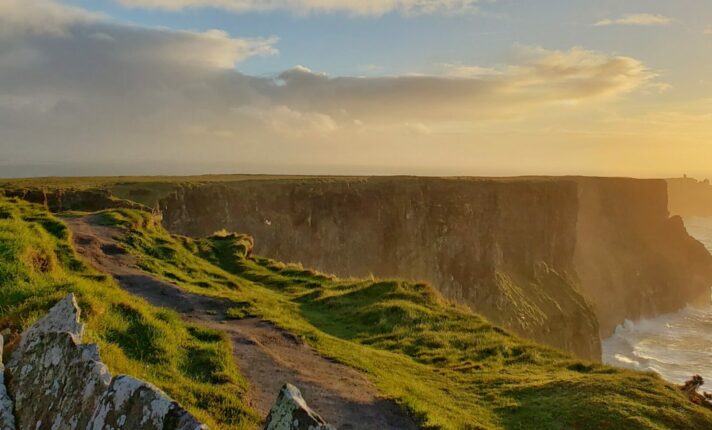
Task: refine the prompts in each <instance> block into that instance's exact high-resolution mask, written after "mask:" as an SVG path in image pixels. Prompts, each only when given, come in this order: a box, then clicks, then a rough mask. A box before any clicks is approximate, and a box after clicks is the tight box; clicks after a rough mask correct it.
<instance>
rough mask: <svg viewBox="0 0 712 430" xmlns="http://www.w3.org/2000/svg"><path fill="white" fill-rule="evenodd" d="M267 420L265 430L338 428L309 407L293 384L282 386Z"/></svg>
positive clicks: (321, 429) (325, 429) (331, 429)
mask: <svg viewBox="0 0 712 430" xmlns="http://www.w3.org/2000/svg"><path fill="white" fill-rule="evenodd" d="M266 422H267V424H266V425H265V428H264V430H336V429H335V428H334V427H333V426H331V425H329V424H327V423H326V421H324V419H323V418H322V417H320V416H319V414H317V413H316V412H314V411H313V410H311V409H310V408H309V406H308V405H307V402H306V401H304V398H303V397H302V393H301V392H300V391H299V389H298V388H297V387H295V386H294V385H292V384H285V385H284V387H282V389H281V390H280V392H279V396H278V397H277V402H276V403H275V404H274V406H272V409H271V410H270V411H269V415H268V416H267V421H266Z"/></svg>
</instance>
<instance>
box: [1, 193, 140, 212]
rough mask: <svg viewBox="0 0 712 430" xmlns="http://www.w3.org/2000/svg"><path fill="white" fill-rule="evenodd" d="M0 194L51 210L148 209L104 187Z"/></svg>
mask: <svg viewBox="0 0 712 430" xmlns="http://www.w3.org/2000/svg"><path fill="white" fill-rule="evenodd" d="M0 195H5V196H6V197H17V198H20V199H23V200H27V201H28V202H32V203H37V204H40V205H42V206H44V207H46V208H47V209H49V210H51V211H53V212H61V211H71V210H79V211H89V212H95V211H99V210H103V209H111V208H132V209H148V208H146V207H144V206H142V205H140V204H138V203H134V202H132V201H129V200H122V199H118V198H116V197H114V196H113V195H112V193H111V192H110V191H109V190H105V189H99V188H95V189H49V190H48V189H41V188H29V189H12V188H10V189H5V190H2V189H0Z"/></svg>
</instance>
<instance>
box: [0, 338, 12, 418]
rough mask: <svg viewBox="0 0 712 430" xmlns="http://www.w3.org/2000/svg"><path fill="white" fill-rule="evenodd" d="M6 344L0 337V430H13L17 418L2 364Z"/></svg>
mask: <svg viewBox="0 0 712 430" xmlns="http://www.w3.org/2000/svg"><path fill="white" fill-rule="evenodd" d="M4 343H5V342H4V339H3V336H2V335H0V430H13V429H14V428H15V417H14V416H13V415H12V400H11V399H10V396H9V395H8V394H7V388H6V387H5V366H4V365H3V363H2V353H3V347H4Z"/></svg>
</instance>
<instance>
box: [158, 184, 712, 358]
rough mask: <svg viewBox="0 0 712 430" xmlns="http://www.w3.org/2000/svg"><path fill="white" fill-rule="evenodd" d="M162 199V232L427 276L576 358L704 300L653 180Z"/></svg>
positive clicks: (699, 251)
mask: <svg viewBox="0 0 712 430" xmlns="http://www.w3.org/2000/svg"><path fill="white" fill-rule="evenodd" d="M161 210H162V212H163V214H164V223H165V224H166V226H167V227H168V228H169V229H171V230H172V231H174V232H178V233H182V234H188V235H205V234H210V233H212V232H214V231H215V230H218V229H221V228H226V229H228V230H235V231H240V232H245V233H249V234H251V235H253V236H254V237H255V239H256V252H257V253H259V254H262V255H267V256H270V257H274V258H277V259H280V260H284V261H293V262H301V263H303V264H304V265H306V266H309V267H316V268H319V269H321V270H324V271H327V272H332V273H336V274H338V275H341V276H364V275H369V274H373V275H376V276H381V277H396V276H397V277H406V278H413V279H418V280H424V281H428V282H430V283H432V284H433V285H434V286H436V288H438V289H439V290H440V291H441V292H442V294H443V295H444V296H445V297H447V298H449V299H451V300H454V301H456V302H458V303H462V304H466V305H468V306H470V307H471V308H472V309H473V310H475V311H477V312H479V313H482V314H484V315H485V316H487V317H488V318H489V319H490V320H492V321H493V322H495V323H498V324H501V325H503V326H505V327H507V328H509V329H511V330H513V331H515V332H517V333H519V334H521V335H524V336H527V337H529V338H531V339H535V340H537V341H541V342H544V343H547V344H549V345H552V346H556V347H559V348H562V349H566V350H569V351H572V352H574V353H576V354H577V355H579V356H582V357H586V358H598V357H599V356H600V340H599V333H600V334H601V335H603V336H606V335H608V334H610V333H611V332H612V331H613V330H614V328H615V326H616V325H617V324H620V323H621V322H623V321H624V320H625V319H627V318H628V319H635V318H640V317H648V316H653V315H657V314H660V313H664V312H668V311H674V310H676V309H679V308H680V307H683V306H685V305H686V304H687V303H690V302H696V301H700V300H705V299H706V298H708V297H709V287H710V286H712V257H710V255H709V253H708V252H707V251H706V250H704V248H703V247H702V245H701V244H699V243H698V242H697V241H695V240H694V239H692V238H691V237H690V236H689V235H688V234H687V232H686V231H685V229H684V226H683V225H682V222H681V220H680V219H679V218H678V217H672V218H671V217H670V216H669V215H668V210H667V192H666V184H665V182H664V181H657V180H633V179H597V178H551V179H546V178H522V179H508V180H486V179H438V178H369V179H343V180H339V179H334V180H298V181H289V180H279V181H250V182H241V183H231V184H220V185H216V184H213V185H205V186H196V187H191V186H187V187H181V188H179V189H178V190H177V191H176V193H175V194H173V195H171V196H170V197H168V198H167V199H164V200H163V201H162V202H161ZM599 325H600V329H599Z"/></svg>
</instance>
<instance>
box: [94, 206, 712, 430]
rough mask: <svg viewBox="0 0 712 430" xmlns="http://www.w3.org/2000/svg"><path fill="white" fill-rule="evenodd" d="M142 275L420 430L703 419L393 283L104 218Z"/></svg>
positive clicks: (602, 369)
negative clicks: (251, 323) (307, 353)
mask: <svg viewBox="0 0 712 430" xmlns="http://www.w3.org/2000/svg"><path fill="white" fill-rule="evenodd" d="M103 217H104V218H103V219H104V221H105V222H106V223H108V224H111V225H115V226H118V227H119V228H123V229H124V230H125V231H126V233H127V235H126V238H125V245H126V246H127V248H128V249H129V250H130V251H131V252H132V253H134V254H135V255H136V256H137V257H138V259H139V261H140V262H141V265H142V266H143V268H144V269H145V270H147V271H149V272H151V273H154V274H155V275H156V276H158V277H161V278H164V279H167V280H171V281H173V282H176V283H177V284H179V285H181V286H182V287H183V288H185V289H186V290H189V291H191V292H194V293H198V294H204V295H209V296H215V297H223V298H228V299H230V300H232V301H234V303H235V306H234V308H233V309H232V314H233V316H234V317H235V318H243V317H247V316H258V317H260V318H264V319H268V320H271V321H273V322H275V323H277V324H278V325H280V326H282V327H284V328H285V329H288V330H291V331H293V332H294V333H297V334H299V335H301V336H302V337H303V338H304V339H305V340H306V341H307V342H309V343H310V344H311V345H312V346H314V347H315V348H316V349H317V350H318V351H319V352H320V353H322V354H323V355H325V356H328V357H331V358H333V359H335V360H338V361H340V362H342V363H345V364H347V365H349V366H352V367H354V368H357V369H360V370H362V371H363V372H364V373H366V374H367V375H368V376H369V378H370V379H371V380H372V381H373V382H374V383H375V384H376V386H377V387H378V388H379V390H380V391H381V393H383V395H385V396H387V397H390V398H393V399H395V400H396V401H397V402H399V403H400V404H401V405H403V406H404V407H405V408H407V409H408V410H410V411H411V413H413V414H414V415H415V416H416V417H418V418H419V419H420V420H421V421H422V422H423V424H424V426H426V427H428V428H443V429H562V430H563V429H661V430H662V429H701V428H710V427H712V412H711V411H709V410H707V409H704V408H702V407H699V406H696V405H693V404H692V403H690V402H689V401H688V400H687V399H686V398H685V397H684V396H683V395H682V393H681V392H680V391H679V390H678V389H677V388H676V387H674V386H672V385H670V384H668V383H665V382H664V381H662V380H661V379H660V378H659V377H658V376H656V375H654V374H648V373H638V372H632V371H625V370H619V369H614V368H611V367H608V366H603V365H600V364H595V363H588V362H582V361H580V360H576V359H574V358H571V357H570V356H568V355H566V354H564V353H562V352H558V351H555V350H552V349H549V348H546V347H542V346H538V345H536V344H534V343H531V342H528V341H525V340H522V339H520V338H517V337H515V336H513V335H510V334H509V333H507V332H505V331H504V330H502V329H499V328H497V327H494V326H492V325H491V324H489V323H488V322H487V321H485V320H484V319H482V318H481V317H479V316H477V315H475V314H473V313H471V312H469V311H468V310H466V309H462V308H459V307H457V306H454V305H452V304H449V303H446V302H444V301H443V300H442V299H440V297H439V296H438V295H437V294H436V293H435V292H434V290H433V289H432V288H430V287H429V286H426V285H422V284H413V283H408V282H403V281H398V280H340V279H335V278H333V277H331V276H327V275H323V274H320V273H317V272H314V271H310V270H305V269H303V268H301V267H299V266H295V265H285V264H282V263H279V262H275V261H272V260H269V259H265V258H259V257H251V256H249V250H250V249H251V239H250V238H248V237H246V236H242V235H237V234H228V233H226V232H223V233H220V234H216V235H215V236H213V237H210V238H206V239H202V240H194V239H190V238H186V237H179V236H172V235H170V234H169V233H168V232H166V231H165V230H164V229H163V228H162V227H161V226H160V224H159V223H158V222H157V221H156V220H154V219H153V218H152V217H151V215H149V214H147V213H142V212H136V211H131V210H114V211H107V212H105V213H103Z"/></svg>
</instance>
